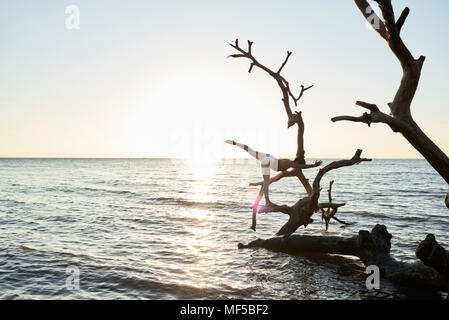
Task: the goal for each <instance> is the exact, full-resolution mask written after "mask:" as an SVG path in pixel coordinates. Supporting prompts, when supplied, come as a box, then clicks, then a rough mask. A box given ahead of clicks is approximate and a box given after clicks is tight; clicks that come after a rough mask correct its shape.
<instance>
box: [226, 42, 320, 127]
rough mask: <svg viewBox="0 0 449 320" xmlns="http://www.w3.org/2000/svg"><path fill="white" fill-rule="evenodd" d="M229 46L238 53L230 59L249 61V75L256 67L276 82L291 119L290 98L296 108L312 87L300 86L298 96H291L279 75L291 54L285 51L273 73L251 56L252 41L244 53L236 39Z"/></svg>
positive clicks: (284, 80) (288, 85)
mask: <svg viewBox="0 0 449 320" xmlns="http://www.w3.org/2000/svg"><path fill="white" fill-rule="evenodd" d="M229 45H230V46H231V47H233V48H234V49H236V50H237V51H238V52H240V53H236V54H231V55H229V57H231V58H247V59H249V60H250V66H249V70H248V72H249V73H251V71H252V70H253V68H254V67H257V68H260V69H262V70H263V71H265V72H266V73H268V74H269V75H270V76H271V77H273V78H274V80H276V83H277V84H278V86H279V88H280V89H281V91H282V103H283V104H284V107H285V111H286V113H287V116H288V118H289V119H291V118H292V117H293V113H292V109H291V106H290V98H291V99H292V100H293V102H294V104H295V106H297V105H298V101H299V100H300V99H301V98H302V96H303V94H304V92H305V91H307V90H308V89H310V88H312V87H313V85H311V86H308V87H304V86H303V85H301V86H300V92H299V94H298V96H297V97H295V95H294V94H293V92H292V90H291V88H290V84H289V82H288V81H287V80H286V79H285V78H284V77H283V76H282V75H281V71H282V69H283V68H284V67H285V65H286V64H287V62H288V59H289V58H290V56H291V54H292V52H291V51H287V56H286V57H285V59H284V61H283V62H282V64H281V66H280V67H279V69H278V71H276V72H275V71H273V70H271V69H270V68H268V67H266V66H265V65H263V64H262V63H260V62H259V61H257V59H256V58H255V57H254V56H253V54H252V45H253V42H252V41H249V40H248V49H247V50H246V51H245V50H244V49H242V48H241V47H240V45H239V40H238V39H236V40H235V41H234V43H229ZM292 125H293V123H291V122H289V123H288V127H291V126H292Z"/></svg>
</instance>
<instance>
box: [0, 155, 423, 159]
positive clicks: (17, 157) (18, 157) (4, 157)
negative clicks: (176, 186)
mask: <svg viewBox="0 0 449 320" xmlns="http://www.w3.org/2000/svg"><path fill="white" fill-rule="evenodd" d="M0 159H55V160H57V159H74V160H76V159H92V160H95V159H105V160H114V159H116V160H126V159H129V160H195V158H193V159H192V158H181V157H179V158H177V157H118V156H117V157H113V156H109V157H101V156H99V157H95V156H86V157H83V156H0ZM308 159H313V160H316V159H320V160H335V159H346V158H342V157H325V158H324V157H309V158H308ZM369 159H379V160H425V159H424V158H383V157H370V158H369ZM211 160H255V159H254V158H215V159H211Z"/></svg>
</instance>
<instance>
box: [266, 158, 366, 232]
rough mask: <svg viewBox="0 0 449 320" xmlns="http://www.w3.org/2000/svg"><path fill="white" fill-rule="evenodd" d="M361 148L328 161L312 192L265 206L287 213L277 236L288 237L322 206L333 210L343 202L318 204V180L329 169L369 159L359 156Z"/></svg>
mask: <svg viewBox="0 0 449 320" xmlns="http://www.w3.org/2000/svg"><path fill="white" fill-rule="evenodd" d="M361 153H362V150H360V149H359V150H357V151H356V153H355V154H354V156H353V157H352V158H351V159H348V160H338V161H333V162H331V163H329V164H328V165H327V166H325V167H323V168H322V169H320V170H319V171H318V174H317V175H316V177H315V179H314V181H313V185H312V193H311V195H310V196H309V197H304V198H302V199H300V200H298V201H297V202H296V203H295V204H294V205H292V206H287V205H281V206H278V205H273V206H271V207H268V208H265V211H264V212H282V213H285V214H288V215H289V219H288V221H287V222H286V223H285V224H284V225H283V226H282V227H281V228H280V229H279V231H278V232H277V233H276V235H277V236H284V237H288V236H290V235H291V234H292V233H294V232H295V231H296V230H297V229H298V228H299V227H301V226H304V227H307V225H308V224H309V223H311V222H312V221H313V220H312V219H311V216H312V215H313V214H314V213H315V212H317V211H318V210H320V209H324V208H332V209H333V210H337V209H338V208H339V207H341V206H342V205H344V203H343V204H337V203H325V204H323V203H322V204H319V203H318V199H319V197H320V191H321V188H320V181H321V179H322V177H323V176H324V175H325V174H326V173H327V172H329V171H331V170H334V169H338V168H342V167H346V166H352V165H355V164H358V163H360V162H362V161H371V159H365V158H360V155H361Z"/></svg>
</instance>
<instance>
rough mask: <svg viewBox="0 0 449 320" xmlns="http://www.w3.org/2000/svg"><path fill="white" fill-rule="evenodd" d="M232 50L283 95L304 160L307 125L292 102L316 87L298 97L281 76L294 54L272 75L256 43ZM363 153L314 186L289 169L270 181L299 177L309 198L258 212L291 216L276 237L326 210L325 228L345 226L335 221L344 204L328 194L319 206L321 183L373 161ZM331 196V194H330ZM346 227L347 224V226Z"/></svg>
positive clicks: (298, 171) (299, 155)
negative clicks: (256, 52) (255, 51)
mask: <svg viewBox="0 0 449 320" xmlns="http://www.w3.org/2000/svg"><path fill="white" fill-rule="evenodd" d="M230 46H231V47H232V48H234V49H236V50H237V51H238V52H239V53H237V54H232V55H230V56H229V57H232V58H246V59H249V60H250V68H249V70H248V72H251V71H252V70H253V68H254V67H257V68H260V69H261V70H263V71H265V72H266V73H268V74H269V75H270V76H271V77H272V78H274V80H275V81H276V83H277V84H278V86H279V88H280V89H281V91H282V103H283V105H284V108H285V111H286V113H287V116H288V127H291V126H292V125H294V124H297V126H298V134H297V150H296V159H298V160H301V159H302V160H304V156H305V150H304V127H305V126H304V121H303V118H302V113H301V112H295V113H293V112H292V110H291V105H290V99H292V100H293V102H294V105H295V106H297V105H298V101H299V100H300V99H301V98H302V96H303V94H304V92H305V91H306V90H308V89H310V88H312V87H313V85H311V86H308V87H305V86H303V85H300V92H299V95H298V96H297V97H296V96H295V95H294V94H293V93H292V90H291V88H290V84H289V82H288V81H287V80H286V79H285V78H284V77H283V76H282V75H281V71H282V69H283V68H284V67H285V65H286V64H287V61H288V59H289V58H290V56H291V54H292V52H290V51H287V57H286V58H285V60H284V62H283V63H282V65H281V66H280V68H279V69H278V71H276V72H275V71H273V70H272V69H270V68H268V67H267V66H265V65H264V64H262V63H260V62H259V61H258V60H257V59H256V58H255V57H254V55H253V53H252V46H253V42H252V41H248V49H247V50H244V49H242V48H241V47H240V45H239V41H238V39H236V40H235V41H234V43H230ZM361 152H362V151H361V150H357V152H356V154H355V155H354V157H353V158H351V159H349V160H341V161H334V162H332V163H331V164H329V165H327V166H326V167H324V168H323V169H321V170H320V171H319V172H318V174H317V176H316V178H315V181H314V182H313V186H311V185H310V183H309V180H308V179H307V178H306V177H305V176H304V174H303V172H302V170H301V169H295V168H293V169H289V170H286V171H282V172H280V173H279V174H277V175H276V176H274V177H272V178H271V179H270V184H271V183H274V182H276V181H279V180H280V179H282V178H286V177H297V178H298V179H299V181H300V182H301V183H302V185H303V187H304V189H305V190H306V192H307V197H304V198H302V199H300V200H298V201H297V202H296V203H295V204H294V205H292V206H287V205H271V206H269V207H265V208H262V209H260V210H259V212H261V213H262V212H282V213H285V214H288V215H289V219H288V221H287V223H286V224H284V225H283V226H282V227H281V229H280V230H279V231H278V232H277V235H283V236H289V235H291V234H292V233H293V232H295V231H296V229H298V228H299V227H300V226H302V225H304V226H305V227H307V225H308V224H309V223H311V222H312V221H313V220H312V219H311V218H310V217H311V216H312V215H313V214H314V213H315V212H316V211H318V210H325V209H327V214H323V218H324V220H325V222H326V228H327V226H328V224H329V220H330V219H335V220H337V221H339V222H340V223H345V222H343V221H341V220H339V219H337V218H336V217H335V214H336V213H337V210H338V208H339V207H341V206H344V205H345V204H344V203H332V198H331V197H330V193H329V202H326V203H318V198H319V196H320V186H319V184H320V180H321V178H322V176H323V175H324V174H325V173H326V172H328V171H330V170H333V169H337V168H340V167H344V166H350V165H354V164H358V163H359V162H361V161H370V159H361V158H360V154H361ZM262 185H263V181H259V182H254V183H250V186H262ZM329 192H330V191H329ZM345 224H346V223H345ZM255 228H256V216H255V214H254V213H253V221H252V225H251V229H253V230H255Z"/></svg>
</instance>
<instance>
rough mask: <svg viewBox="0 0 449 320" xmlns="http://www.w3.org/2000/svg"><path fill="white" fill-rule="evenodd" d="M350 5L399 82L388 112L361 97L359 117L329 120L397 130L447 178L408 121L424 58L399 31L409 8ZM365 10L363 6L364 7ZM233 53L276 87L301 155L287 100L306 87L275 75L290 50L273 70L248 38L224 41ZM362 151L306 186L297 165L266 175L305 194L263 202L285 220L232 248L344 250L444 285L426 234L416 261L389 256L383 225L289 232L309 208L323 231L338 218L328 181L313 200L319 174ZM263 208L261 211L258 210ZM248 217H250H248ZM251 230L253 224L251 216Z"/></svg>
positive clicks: (408, 277) (389, 270) (384, 0)
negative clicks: (347, 232)
mask: <svg viewBox="0 0 449 320" xmlns="http://www.w3.org/2000/svg"><path fill="white" fill-rule="evenodd" d="M354 1H355V3H356V5H357V6H358V7H359V9H360V10H361V11H362V13H363V14H364V16H365V18H367V19H372V18H373V16H374V18H375V19H376V18H377V19H378V20H379V28H375V30H376V31H377V32H378V33H379V34H380V35H381V36H382V37H383V38H384V39H385V40H386V41H387V43H388V45H389V46H390V48H391V50H392V51H393V53H394V54H395V55H396V56H397V57H398V59H399V61H400V63H401V66H402V69H403V77H402V80H401V84H400V86H399V89H398V91H397V93H396V96H395V98H394V100H393V102H392V103H390V104H389V107H390V111H391V113H390V114H389V115H388V114H386V113H383V112H382V111H380V109H379V108H378V107H377V106H376V105H375V104H371V103H367V102H363V101H357V102H356V104H357V105H359V106H361V107H363V108H366V109H368V110H369V111H370V113H364V114H363V115H362V116H360V117H353V116H339V117H334V118H332V121H333V122H336V121H342V120H349V121H354V122H363V123H366V124H367V125H368V126H370V125H371V123H375V122H380V123H385V124H387V125H389V126H390V128H391V129H392V130H393V131H394V132H400V133H402V135H403V136H404V137H405V138H406V139H407V140H408V141H409V142H410V143H411V144H412V145H413V146H414V147H415V148H416V149H417V150H418V151H419V152H420V153H421V154H422V155H423V156H424V158H425V159H426V160H427V161H428V162H429V163H430V164H431V165H432V167H433V168H434V169H435V170H436V171H437V172H438V173H439V174H440V175H441V177H443V179H444V180H445V181H446V182H448V183H449V158H448V157H447V156H446V155H445V154H444V152H443V151H441V149H439V148H438V146H436V145H435V144H434V143H433V142H432V141H431V140H430V139H429V138H428V137H427V136H426V135H425V134H424V132H423V131H422V130H421V129H420V128H419V126H418V125H417V124H416V123H415V121H414V120H413V118H412V116H411V113H410V105H411V102H412V100H413V96H414V94H415V91H416V88H417V86H418V83H419V78H420V73H421V68H422V65H423V63H424V59H425V58H424V57H423V56H421V57H420V58H419V59H416V60H415V59H414V58H413V56H412V55H411V53H410V52H409V50H408V49H407V47H406V46H405V45H404V43H403V42H402V40H401V38H400V30H401V28H402V26H403V24H404V22H405V19H406V18H407V15H408V13H409V9H408V8H406V9H405V10H404V11H403V12H402V14H401V16H400V17H399V19H398V20H397V21H396V20H395V18H394V12H393V8H392V5H391V1H390V0H375V1H376V2H377V3H378V4H379V7H380V9H381V11H382V16H383V18H384V22H381V21H380V19H379V18H378V17H377V15H375V13H374V12H373V11H372V8H371V7H370V6H369V4H368V2H367V1H366V0H354ZM368 9H369V10H368ZM230 45H231V46H232V47H233V48H234V49H236V50H237V51H238V52H239V53H237V54H232V55H230V57H233V58H246V59H249V60H250V67H249V72H251V71H252V70H253V68H254V67H256V68H260V69H261V70H263V71H264V72H266V73H268V74H269V75H270V76H271V77H273V78H274V79H275V81H276V83H277V84H278V86H279V87H280V89H281V91H282V103H283V105H284V108H285V110H286V113H287V116H288V127H291V126H292V125H294V124H295V123H296V124H297V125H298V142H297V153H296V156H297V158H301V157H302V158H304V154H305V151H304V141H303V134H304V122H303V119H302V115H301V112H295V113H293V112H292V110H291V105H290V100H293V102H294V105H295V106H297V103H298V101H299V100H300V99H301V98H302V96H303V94H304V92H305V91H306V90H308V89H310V88H311V87H312V86H309V87H304V86H303V85H301V86H300V89H301V90H300V93H299V95H298V96H297V97H296V96H295V95H294V94H293V93H292V91H291V88H290V84H289V82H288V81H287V80H286V79H285V78H284V77H283V76H282V75H281V71H282V70H283V68H284V67H285V65H286V63H287V61H288V59H289V57H290V56H291V54H292V53H291V52H289V51H287V57H286V58H285V60H284V62H283V63H282V64H281V66H280V68H279V69H278V71H273V70H271V69H270V68H268V67H266V66H265V65H263V64H262V63H260V62H259V61H258V60H257V59H256V58H255V57H254V56H253V54H252V45H253V42H251V41H248V49H247V50H244V49H242V48H241V47H240V46H239V43H238V40H235V42H234V43H231V44H230ZM361 153H362V150H360V149H359V150H357V151H356V153H355V154H354V156H353V157H352V158H350V159H346V160H339V161H333V162H331V163H329V164H328V165H326V166H325V167H323V168H321V169H320V170H319V171H318V173H317V175H316V176H315V178H314V180H313V183H312V185H310V183H309V181H308V179H307V178H306V177H305V176H304V174H303V173H302V171H301V170H298V169H291V170H287V171H283V172H281V173H279V174H278V175H276V176H275V177H273V178H271V179H270V183H274V182H276V181H279V180H280V179H283V178H286V177H295V176H296V177H297V178H298V179H299V180H300V181H301V183H302V185H303V186H304V188H305V190H306V192H307V196H305V197H303V198H301V199H299V200H298V201H297V202H296V203H295V204H293V205H285V204H284V205H270V206H269V207H266V208H265V209H266V210H265V212H281V213H284V214H287V215H288V221H287V222H286V223H285V224H284V225H283V226H282V227H281V228H280V229H279V230H278V231H277V233H276V236H275V237H273V238H270V239H257V240H254V241H252V242H250V243H248V244H242V243H239V244H238V247H239V248H240V249H243V248H266V249H269V250H274V251H281V252H286V253H290V254H306V253H320V254H338V255H349V256H355V257H358V258H360V260H361V261H362V262H363V264H365V265H366V266H369V265H376V266H378V267H379V269H380V271H381V274H382V275H383V278H386V279H390V280H392V281H394V282H396V283H398V284H403V285H405V286H417V287H419V288H430V289H432V290H449V254H448V252H447V251H446V250H445V249H444V248H443V247H442V246H441V245H439V244H438V243H437V241H436V239H435V237H434V236H433V235H432V234H428V235H427V236H426V238H425V239H424V240H423V241H421V242H420V243H419V245H418V247H417V248H416V251H415V254H416V256H417V257H418V258H419V259H420V260H421V261H417V262H414V263H405V262H401V261H398V260H396V259H395V258H394V257H392V256H391V255H390V248H391V238H392V235H391V234H390V233H388V231H387V228H386V227H385V226H383V225H376V226H375V227H374V228H373V229H372V230H371V232H368V231H366V230H360V231H359V233H358V235H355V236H353V237H347V238H346V237H336V236H308V235H293V233H294V232H295V231H296V230H297V229H298V228H300V227H301V226H304V227H307V225H308V224H310V223H312V222H313V220H312V216H313V214H314V213H316V212H318V211H320V210H321V213H322V215H321V217H322V220H323V221H324V222H325V225H326V230H327V228H328V225H329V221H330V220H331V219H334V220H337V221H339V222H341V223H344V224H346V222H344V221H341V220H339V219H337V218H336V217H335V214H336V213H337V211H338V208H340V207H341V206H343V205H344V203H333V202H332V186H333V181H331V182H330V184H329V189H328V202H322V203H320V202H319V198H320V192H321V190H322V189H321V187H320V183H321V179H322V178H323V176H324V175H325V174H326V173H327V172H329V171H331V170H334V169H339V168H342V167H345V166H352V165H355V164H359V163H360V162H363V161H371V159H365V158H361V157H360V156H361ZM262 184H263V182H252V183H250V186H258V185H262ZM445 203H446V206H447V207H448V208H449V194H447V195H446V199H445ZM259 212H264V211H259ZM253 219H254V217H253ZM253 225H254V229H255V224H254V221H253Z"/></svg>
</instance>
